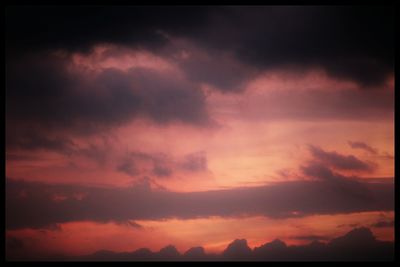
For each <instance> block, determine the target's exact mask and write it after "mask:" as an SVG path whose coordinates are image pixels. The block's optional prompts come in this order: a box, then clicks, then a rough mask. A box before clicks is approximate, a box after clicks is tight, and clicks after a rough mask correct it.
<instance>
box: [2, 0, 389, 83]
mask: <svg viewBox="0 0 400 267" xmlns="http://www.w3.org/2000/svg"><path fill="white" fill-rule="evenodd" d="M288 18H290V19H288ZM6 21H7V23H6V40H7V42H6V47H7V51H8V55H11V54H13V52H15V50H17V51H24V50H26V48H29V49H30V50H32V49H33V50H43V49H53V48H64V49H69V50H70V51H77V50H80V51H87V50H88V49H89V48H90V47H91V45H93V44H96V43H116V44H126V45H130V46H136V47H145V48H148V49H153V50H154V49H156V50H157V49H159V48H160V47H162V46H164V45H165V44H167V43H168V40H167V39H166V38H165V37H164V36H163V34H159V32H160V31H161V32H166V33H167V34H170V35H173V36H178V37H183V38H187V39H190V40H193V41H195V42H196V43H199V44H200V45H201V46H204V47H208V48H209V49H217V50H221V51H232V52H233V53H234V54H235V55H236V56H237V57H238V58H239V59H240V60H242V61H243V62H246V63H249V64H250V65H256V66H258V67H259V68H262V69H270V68H276V67H284V66H292V67H295V68H299V69H302V68H309V67H315V66H317V67H322V68H324V69H325V70H326V71H328V73H329V74H331V75H332V76H334V77H336V78H342V79H350V80H354V81H356V82H358V83H359V84H360V85H361V86H362V87H365V88H368V87H374V86H379V85H381V84H382V83H383V82H384V80H385V79H386V78H387V76H388V74H391V73H393V66H394V61H393V59H394V8H393V7H391V6H329V7H328V6H304V7H298V6H284V7H283V6H269V7H268V6H266V7H235V6H233V7H134V6H130V7H99V6H98V7H81V8H79V9H78V8H75V7H37V8H33V7H7V9H6ZM70 29H74V30H73V31H71V30H70ZM199 75H200V76H198V77H201V74H199ZM207 75H208V74H207ZM211 76H212V75H211Z"/></svg>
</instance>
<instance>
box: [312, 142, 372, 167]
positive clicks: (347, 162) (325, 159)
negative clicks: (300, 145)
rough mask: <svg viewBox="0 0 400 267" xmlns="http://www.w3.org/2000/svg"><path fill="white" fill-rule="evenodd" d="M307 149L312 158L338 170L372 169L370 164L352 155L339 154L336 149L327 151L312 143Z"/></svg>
mask: <svg viewBox="0 0 400 267" xmlns="http://www.w3.org/2000/svg"><path fill="white" fill-rule="evenodd" d="M309 150H310V152H311V154H312V156H313V157H314V159H316V160H319V161H321V162H322V163H324V164H326V165H328V166H330V167H332V168H335V169H338V170H350V171H366V172H371V171H372V170H373V169H374V168H373V166H372V164H370V163H366V162H364V161H362V160H360V159H358V158H356V157H355V156H353V155H347V156H346V155H341V154H339V153H337V152H336V151H332V152H328V151H324V150H323V149H321V148H319V147H317V146H313V145H310V146H309Z"/></svg>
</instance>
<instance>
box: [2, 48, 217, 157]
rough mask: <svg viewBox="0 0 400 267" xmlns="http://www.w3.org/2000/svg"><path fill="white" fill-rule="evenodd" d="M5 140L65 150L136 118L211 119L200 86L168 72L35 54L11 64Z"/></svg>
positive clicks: (205, 121) (156, 120) (170, 120)
mask: <svg viewBox="0 0 400 267" xmlns="http://www.w3.org/2000/svg"><path fill="white" fill-rule="evenodd" d="M6 101H7V105H6V126H7V127H6V130H7V131H6V136H7V140H6V141H7V146H8V147H10V148H12V147H18V148H23V149H27V150H33V149H39V148H44V149H50V150H65V149H67V148H69V146H71V141H70V138H71V136H72V135H88V134H93V133H99V132H107V131H108V130H110V129H112V128H114V127H117V126H120V125H123V124H125V123H127V122H129V121H131V120H133V119H135V118H138V117H141V118H147V119H149V120H151V121H153V122H154V123H157V124H162V125H164V124H169V123H173V122H180V123H184V124H189V125H203V126H204V125H207V124H209V123H210V119H209V116H208V113H207V111H206V108H205V95H204V94H203V93H202V91H201V90H200V89H199V88H198V86H197V85H196V84H194V83H192V82H190V81H187V80H185V79H184V78H182V77H177V76H174V77H172V76H171V75H170V74H169V73H165V72H161V71H157V70H152V69H146V68H131V69H129V70H126V71H122V70H118V69H110V68H108V69H104V70H101V71H99V72H91V71H88V70H85V69H80V68H79V67H77V66H76V65H74V64H72V63H71V60H70V58H69V56H56V55H48V54H40V55H34V56H31V57H30V58H29V57H26V58H22V59H21V60H20V61H13V62H12V63H11V64H9V65H7V95H6Z"/></svg>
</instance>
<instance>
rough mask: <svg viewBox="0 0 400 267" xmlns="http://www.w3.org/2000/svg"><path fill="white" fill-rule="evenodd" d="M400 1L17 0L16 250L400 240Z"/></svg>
mask: <svg viewBox="0 0 400 267" xmlns="http://www.w3.org/2000/svg"><path fill="white" fill-rule="evenodd" d="M393 10H394V9H393V8H392V7H391V6H370V7H362V6H358V7H352V6H342V7H336V6H303V7H300V6H296V7H295V6H263V7H250V6H246V7H243V6H229V7H224V6H219V7H208V6H198V7H195V6H194V7H179V6H176V7H157V6H145V7H144V6H141V7H135V6H119V7H118V6H108V7H107V6H97V7H90V6H75V7H74V6H69V7H44V6H41V7H40V6H36V7H33V6H29V7H28V6H26V7H25V6H8V7H6V50H5V55H6V57H5V65H6V91H5V102H6V153H5V154H6V171H5V176H6V177H5V184H6V189H5V193H6V243H7V245H6V255H7V256H8V257H9V258H10V257H12V258H16V259H25V258H28V257H30V256H31V255H41V256H42V257H43V258H46V257H50V256H51V255H55V254H58V255H66V256H78V255H87V254H91V253H95V252H96V251H100V250H110V251H114V252H127V251H134V250H136V249H139V248H149V249H151V250H152V251H158V250H160V249H162V248H163V247H166V246H167V245H173V246H175V247H176V249H177V250H178V251H179V252H181V253H183V252H185V251H187V250H188V249H189V248H191V247H196V246H202V247H203V248H204V249H205V251H207V252H210V253H220V252H222V251H224V249H225V248H226V247H227V246H228V244H230V243H231V242H232V241H233V240H235V239H238V238H239V239H241V238H243V239H246V240H247V242H248V245H249V247H250V248H251V249H252V248H254V247H258V246H260V245H262V244H264V243H266V242H270V241H272V240H274V239H276V238H279V239H280V240H283V241H284V242H285V243H286V244H289V245H303V244H307V243H308V242H309V241H312V240H319V241H322V242H324V241H327V240H331V239H333V238H335V237H337V236H341V235H344V234H346V233H347V232H349V231H351V230H352V229H353V228H356V227H367V228H369V229H370V230H371V231H372V233H373V234H374V236H375V237H376V238H377V239H379V240H383V241H394V226H393V225H394V11H393ZM310 236H311V237H313V238H307V237H310Z"/></svg>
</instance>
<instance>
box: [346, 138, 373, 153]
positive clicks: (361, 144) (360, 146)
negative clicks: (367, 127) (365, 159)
mask: <svg viewBox="0 0 400 267" xmlns="http://www.w3.org/2000/svg"><path fill="white" fill-rule="evenodd" d="M348 144H349V146H350V147H351V148H354V149H363V150H365V151H367V152H369V153H371V154H374V155H376V154H377V153H378V151H377V150H376V149H375V148H373V147H371V146H369V145H368V144H366V143H364V142H357V141H354V142H353V141H348Z"/></svg>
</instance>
